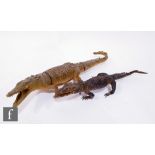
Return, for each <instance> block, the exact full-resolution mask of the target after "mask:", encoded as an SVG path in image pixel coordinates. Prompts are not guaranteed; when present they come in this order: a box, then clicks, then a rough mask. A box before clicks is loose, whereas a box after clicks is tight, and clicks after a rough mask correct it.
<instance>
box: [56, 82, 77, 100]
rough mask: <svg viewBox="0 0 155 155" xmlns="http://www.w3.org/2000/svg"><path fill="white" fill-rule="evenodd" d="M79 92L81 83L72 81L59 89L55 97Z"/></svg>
mask: <svg viewBox="0 0 155 155" xmlns="http://www.w3.org/2000/svg"><path fill="white" fill-rule="evenodd" d="M78 92H80V86H79V84H78V83H72V82H70V83H67V84H65V85H64V86H63V87H62V88H60V89H58V90H57V91H56V93H55V96H54V97H56V98H57V97H64V96H68V95H70V94H75V93H78Z"/></svg>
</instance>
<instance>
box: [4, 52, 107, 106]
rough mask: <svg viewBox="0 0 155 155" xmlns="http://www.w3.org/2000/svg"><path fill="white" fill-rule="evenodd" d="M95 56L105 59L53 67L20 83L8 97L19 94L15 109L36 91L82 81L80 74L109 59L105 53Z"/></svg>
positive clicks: (55, 88) (14, 104)
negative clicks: (72, 81)
mask: <svg viewBox="0 0 155 155" xmlns="http://www.w3.org/2000/svg"><path fill="white" fill-rule="evenodd" d="M94 54H101V55H103V56H104V57H103V58H97V59H92V60H88V61H85V62H80V63H65V64H63V65H60V66H56V67H53V68H51V69H49V70H46V71H45V72H43V73H40V74H37V75H32V76H30V77H28V78H26V79H24V80H22V81H20V82H18V83H17V84H16V86H15V88H14V89H13V90H11V91H10V92H9V93H8V94H7V97H10V96H13V95H15V94H18V95H17V97H16V100H15V102H14V103H13V107H18V105H19V104H20V103H21V102H22V101H23V100H24V99H25V98H26V97H27V96H28V95H29V94H30V93H31V92H32V91H35V90H41V89H42V90H51V89H54V91H55V90H57V89H58V86H60V85H63V84H65V83H67V82H69V81H71V80H74V81H80V80H81V79H80V77H79V75H80V73H81V72H84V71H86V70H88V69H89V68H91V67H93V66H95V65H97V64H99V63H102V62H104V61H106V60H107V59H108V55H107V53H106V52H104V51H98V52H94Z"/></svg>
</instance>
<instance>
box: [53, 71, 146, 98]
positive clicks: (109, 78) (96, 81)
mask: <svg viewBox="0 0 155 155" xmlns="http://www.w3.org/2000/svg"><path fill="white" fill-rule="evenodd" d="M133 73H140V74H147V73H146V72H142V71H138V70H134V71H131V72H129V73H126V72H123V73H118V74H112V75H108V74H106V73H99V74H98V75H97V76H96V77H92V78H90V79H89V80H87V81H80V82H78V83H71V82H70V83H67V84H65V85H64V86H63V87H62V88H60V89H59V90H57V91H56V93H55V97H63V96H67V95H70V94H75V93H80V94H81V93H82V92H84V93H85V94H87V95H85V96H83V97H82V99H92V98H93V97H94V94H93V93H92V92H91V90H95V89H100V88H104V87H106V86H107V85H108V84H110V85H111V87H112V90H111V91H109V92H108V93H106V94H105V96H106V97H107V96H109V95H112V94H114V93H115V90H116V80H118V79H121V78H124V77H126V76H129V75H131V74H133Z"/></svg>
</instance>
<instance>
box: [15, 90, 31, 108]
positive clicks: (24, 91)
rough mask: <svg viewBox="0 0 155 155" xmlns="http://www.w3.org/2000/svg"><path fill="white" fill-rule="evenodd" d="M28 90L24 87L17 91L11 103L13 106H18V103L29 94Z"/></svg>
mask: <svg viewBox="0 0 155 155" xmlns="http://www.w3.org/2000/svg"><path fill="white" fill-rule="evenodd" d="M30 92H31V91H30V90H28V89H26V90H23V91H21V92H19V93H18V95H17V97H16V100H15V102H14V103H13V107H18V106H19V104H20V103H21V102H22V101H23V100H24V99H25V98H26V97H27V96H28V95H29V94H30Z"/></svg>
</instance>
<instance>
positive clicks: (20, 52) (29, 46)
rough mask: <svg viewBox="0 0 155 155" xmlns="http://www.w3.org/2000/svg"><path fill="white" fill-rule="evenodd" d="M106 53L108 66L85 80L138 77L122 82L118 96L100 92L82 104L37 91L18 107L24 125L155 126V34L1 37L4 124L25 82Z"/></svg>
mask: <svg viewBox="0 0 155 155" xmlns="http://www.w3.org/2000/svg"><path fill="white" fill-rule="evenodd" d="M98 50H105V51H107V52H108V54H109V59H108V61H106V62H105V63H102V64H99V65H98V66H96V67H94V68H92V69H90V70H88V71H87V72H85V73H83V74H81V78H82V79H83V80H87V79H88V78H90V77H92V76H95V75H97V74H98V73H100V72H106V73H109V74H111V73H119V72H124V71H126V72H127V71H131V70H134V69H138V70H142V71H146V72H148V73H149V74H148V75H141V74H135V75H132V76H130V77H127V78H124V79H121V80H119V81H117V89H116V93H115V94H114V95H112V96H109V97H108V98H105V97H104V94H105V93H106V92H107V91H108V90H107V89H101V90H98V91H95V98H94V99H93V100H89V101H82V100H81V96H79V95H78V94H77V95H71V96H68V97H64V98H61V99H54V98H53V94H50V93H40V92H34V93H32V94H31V95H29V96H28V97H27V98H26V100H24V102H23V103H22V104H21V105H20V106H19V122H20V123H155V99H154V94H155V93H154V87H155V81H154V80H155V69H154V66H155V59H154V56H155V54H154V52H155V32H0V52H1V57H0V71H1V77H0V79H1V80H0V84H1V87H0V122H2V119H3V118H2V115H3V113H2V112H3V110H2V108H3V107H8V106H12V103H13V101H14V100H15V97H16V96H14V97H11V98H7V97H6V94H7V92H8V91H10V89H12V88H13V87H14V86H15V84H16V83H17V82H18V81H20V80H22V79H24V78H25V77H27V76H29V75H32V74H37V73H40V72H42V71H44V70H46V69H48V68H51V67H54V66H57V65H60V64H63V63H65V62H79V61H85V60H88V59H92V58H96V57H97V56H94V55H93V52H94V51H98Z"/></svg>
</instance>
